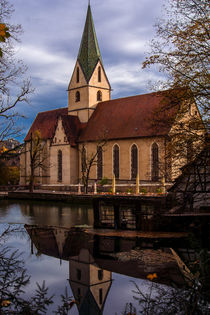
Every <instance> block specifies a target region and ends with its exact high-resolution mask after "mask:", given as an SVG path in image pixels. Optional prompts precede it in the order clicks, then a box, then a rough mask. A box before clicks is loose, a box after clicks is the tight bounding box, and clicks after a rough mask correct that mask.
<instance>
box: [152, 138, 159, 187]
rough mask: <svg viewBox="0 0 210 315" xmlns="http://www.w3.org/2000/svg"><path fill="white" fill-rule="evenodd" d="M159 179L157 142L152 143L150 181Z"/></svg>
mask: <svg viewBox="0 0 210 315" xmlns="http://www.w3.org/2000/svg"><path fill="white" fill-rule="evenodd" d="M158 179H159V153H158V145H157V143H153V145H152V181H157V180H158Z"/></svg>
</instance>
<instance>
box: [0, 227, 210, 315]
mask: <svg viewBox="0 0 210 315" xmlns="http://www.w3.org/2000/svg"><path fill="white" fill-rule="evenodd" d="M25 230H26V231H27V233H28V235H29V237H30V240H31V246H30V247H31V254H32V255H37V254H38V255H41V254H44V255H47V256H50V257H56V258H58V259H60V260H64V261H67V262H68V264H69V285H70V288H71V290H72V293H73V296H74V297H72V299H71V298H69V297H68V294H67V296H66V297H65V294H64V296H63V303H62V305H61V306H60V307H59V308H58V309H57V311H56V312H57V314H68V310H70V314H71V311H75V306H74V305H76V307H77V309H78V312H79V314H80V315H82V314H91V315H99V314H103V313H104V309H105V304H106V301H109V302H110V301H111V302H110V303H112V302H113V303H114V300H113V299H114V295H113V291H112V286H113V280H112V278H113V272H114V273H115V275H116V274H120V275H121V276H122V275H125V276H129V277H133V278H135V279H136V280H135V281H134V283H133V289H134V292H133V295H134V297H135V298H136V302H134V304H132V303H131V302H132V301H129V300H128V301H127V302H128V303H127V304H126V301H124V302H123V304H124V303H125V304H126V305H125V309H124V313H123V314H126V315H127V314H129V313H130V314H135V312H136V311H135V308H136V309H138V310H140V312H141V314H148V315H150V314H151V315H152V314H178V313H180V314H186V311H189V312H188V314H208V311H209V310H208V308H207V303H206V301H207V300H206V299H204V298H203V297H204V295H203V287H201V284H202V283H201V276H200V275H199V276H198V277H197V278H194V276H193V277H192V274H190V273H188V275H189V278H188V283H187V286H186V273H183V266H185V265H181V262H180V261H181V260H179V258H180V257H179V255H178V254H180V252H179V251H178V248H179V249H180V248H181V247H182V259H183V257H185V258H186V257H187V254H188V251H187V250H186V249H185V248H187V245H189V243H188V244H187V241H186V240H185V239H182V240H175V239H174V240H168V239H165V240H163V239H156V240H154V239H149V238H141V239H138V238H131V237H130V238H129V237H127V238H126V237H112V236H107V235H97V234H94V231H93V230H91V229H80V228H62V227H56V226H36V225H25ZM16 232H17V231H16V228H14V229H11V228H10V229H6V230H5V232H4V233H2V235H1V238H0V241H1V245H2V246H1V250H0V255H1V256H0V258H1V269H0V271H1V279H2V280H0V281H1V282H0V284H1V302H2V301H5V300H6V301H7V300H9V301H11V304H10V305H9V306H8V308H6V307H4V310H6V311H7V313H6V312H4V313H3V314H9V310H10V309H12V308H13V309H15V311H16V310H17V311H16V313H14V314H41V312H42V313H43V314H46V313H47V310H46V309H47V307H48V304H50V303H52V302H53V298H52V297H49V295H48V291H47V288H46V287H45V286H40V287H38V290H37V292H36V293H35V295H34V296H33V297H27V298H26V299H24V298H23V294H22V292H23V290H24V289H26V288H27V284H28V282H29V276H28V275H27V274H26V268H25V266H24V262H23V261H22V259H21V256H20V254H19V253H18V252H16V253H12V251H11V250H10V249H9V248H8V247H7V246H6V245H5V244H6V243H5V241H6V239H7V238H8V237H9V236H10V234H11V233H16ZM172 247H173V248H174V249H175V250H171V249H170V248H172ZM189 252H190V255H188V256H190V257H191V262H195V261H197V260H198V256H197V254H196V253H195V252H193V251H192V250H191V251H189ZM192 256H193V257H192ZM200 257H201V256H200ZM188 258H189V257H188ZM189 260H190V259H189ZM185 261H187V259H185ZM194 265H195V264H194ZM203 266H204V265H203ZM205 268H206V266H205ZM191 271H192V269H191ZM148 274H150V275H151V276H152V277H150V279H151V280H153V282H151V281H147V280H146V279H147V278H148ZM154 274H156V276H155V277H154ZM204 274H205V275H206V277H207V276H208V275H209V274H208V273H203V275H204ZM115 277H116V276H115ZM138 279H145V280H141V281H144V282H143V283H144V285H143V286H140V287H139V286H138V285H137V284H136V283H137V280H138ZM194 279H195V280H196V281H194ZM190 281H191V286H190V285H189V283H190ZM16 282H17V285H16ZM154 282H156V283H154ZM11 283H12V285H11ZM172 284H173V286H174V288H175V289H173V288H172V287H171V285H172ZM166 285H167V286H166ZM168 285H169V286H170V287H169V286H168ZM183 288H184V290H183ZM206 288H207V289H208V286H207V287H206ZM127 290H129V289H127ZM111 292H112V293H111ZM206 292H207V291H206ZM119 294H120V293H119ZM47 296H48V297H47ZM107 303H108V302H107ZM110 303H109V304H110ZM123 304H122V305H121V311H123ZM138 304H139V306H138ZM72 306H74V308H72V309H70V307H72ZM27 307H28V308H29V307H30V309H29V311H28V313H26V310H27ZM190 307H191V310H190ZM38 308H39V309H41V311H40V310H39V309H38ZM192 308H193V309H192ZM202 308H203V309H202ZM106 309H107V306H106ZM109 309H111V310H112V309H114V307H113V308H112V305H110V306H109ZM2 310H3V308H2ZM31 310H32V311H33V313H32V312H31V313H30V311H31ZM203 310H204V311H205V313H204V312H203ZM21 312H22V313H21ZM24 312H25V313H24ZM36 312H37V313H36ZM118 312H120V309H119V308H118ZM161 312H162V313H161ZM164 312H165V313H164ZM114 313H115V312H114ZM114 313H113V314H114ZM50 314H52V313H50ZM73 314H75V313H73ZM106 314H112V313H110V312H109V313H106Z"/></svg>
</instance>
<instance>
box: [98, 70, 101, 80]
mask: <svg viewBox="0 0 210 315" xmlns="http://www.w3.org/2000/svg"><path fill="white" fill-rule="evenodd" d="M98 82H101V67H98Z"/></svg>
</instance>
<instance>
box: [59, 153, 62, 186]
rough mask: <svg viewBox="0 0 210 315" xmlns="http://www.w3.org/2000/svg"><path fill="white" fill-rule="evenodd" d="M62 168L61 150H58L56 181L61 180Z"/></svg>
mask: <svg viewBox="0 0 210 315" xmlns="http://www.w3.org/2000/svg"><path fill="white" fill-rule="evenodd" d="M62 168H63V161H62V151H61V150H59V151H58V181H59V182H61V181H62Z"/></svg>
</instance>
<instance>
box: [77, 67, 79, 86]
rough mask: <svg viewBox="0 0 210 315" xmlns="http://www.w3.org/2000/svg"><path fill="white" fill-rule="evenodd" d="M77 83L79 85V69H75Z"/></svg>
mask: <svg viewBox="0 0 210 315" xmlns="http://www.w3.org/2000/svg"><path fill="white" fill-rule="evenodd" d="M77 83H79V67H77Z"/></svg>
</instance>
